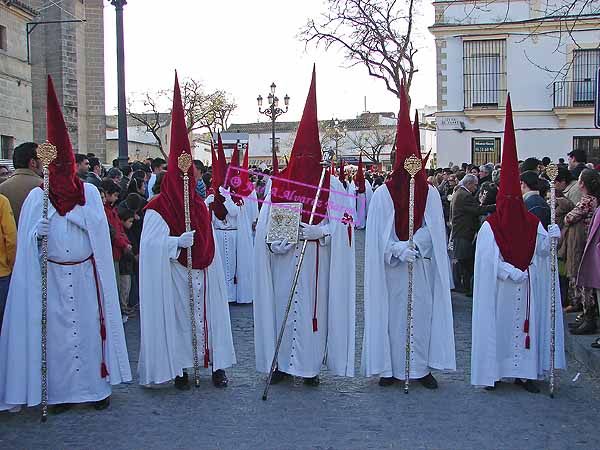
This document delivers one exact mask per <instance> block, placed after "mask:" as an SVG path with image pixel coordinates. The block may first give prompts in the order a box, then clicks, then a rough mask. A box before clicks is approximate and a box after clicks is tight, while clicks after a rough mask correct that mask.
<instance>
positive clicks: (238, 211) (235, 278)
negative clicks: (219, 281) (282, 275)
mask: <svg viewBox="0 0 600 450" xmlns="http://www.w3.org/2000/svg"><path fill="white" fill-rule="evenodd" d="M213 200H214V195H213V194H211V195H209V196H208V197H207V198H206V200H205V202H206V205H207V206H208V205H210V204H211V203H212V202H213ZM246 203H248V206H247V205H246ZM253 205H256V208H257V209H258V205H257V204H256V201H252V200H247V199H244V203H243V204H242V205H240V206H238V205H236V204H235V203H233V202H226V203H225V207H226V208H227V209H228V211H227V217H225V220H219V219H218V218H217V216H215V214H214V213H212V214H211V219H212V226H213V229H214V232H215V233H214V234H215V244H216V245H217V247H219V253H220V255H221V259H222V264H223V272H224V274H225V284H226V286H227V300H228V301H229V302H230V303H252V298H253V295H252V286H253V281H252V280H253V277H254V271H253V263H252V255H253V254H254V237H253V234H252V220H255V219H256V216H257V214H258V211H256V212H255V211H254V209H253ZM229 209H231V210H229Z"/></svg>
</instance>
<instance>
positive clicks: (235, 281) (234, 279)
mask: <svg viewBox="0 0 600 450" xmlns="http://www.w3.org/2000/svg"><path fill="white" fill-rule="evenodd" d="M233 284H237V275H234V277H233Z"/></svg>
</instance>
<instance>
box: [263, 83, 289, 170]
mask: <svg viewBox="0 0 600 450" xmlns="http://www.w3.org/2000/svg"><path fill="white" fill-rule="evenodd" d="M276 88H277V86H276V85H275V83H272V84H271V92H270V93H269V95H268V96H267V101H268V102H269V107H268V108H266V109H262V104H263V98H262V95H260V94H259V95H258V97H257V98H256V101H257V102H258V112H259V113H260V114H264V115H265V116H267V117H268V118H269V119H271V152H272V154H271V157H272V158H273V159H272V161H273V162H274V161H275V158H276V156H275V151H276V147H275V121H276V120H277V118H278V117H279V116H281V115H282V114H285V113H286V112H288V108H289V105H290V97H289V96H288V95H287V94H286V95H285V97H283V104H284V106H285V110H284V109H281V108H280V107H279V98H278V97H277V96H276V95H275V89H276Z"/></svg>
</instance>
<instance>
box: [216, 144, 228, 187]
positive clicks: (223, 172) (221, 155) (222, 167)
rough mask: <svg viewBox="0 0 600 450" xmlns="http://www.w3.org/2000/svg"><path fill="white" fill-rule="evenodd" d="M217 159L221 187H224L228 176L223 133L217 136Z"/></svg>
mask: <svg viewBox="0 0 600 450" xmlns="http://www.w3.org/2000/svg"><path fill="white" fill-rule="evenodd" d="M217 157H218V159H217V165H218V166H219V186H223V183H225V178H226V176H227V158H226V157H225V148H224V147H223V140H222V139H221V133H218V135H217Z"/></svg>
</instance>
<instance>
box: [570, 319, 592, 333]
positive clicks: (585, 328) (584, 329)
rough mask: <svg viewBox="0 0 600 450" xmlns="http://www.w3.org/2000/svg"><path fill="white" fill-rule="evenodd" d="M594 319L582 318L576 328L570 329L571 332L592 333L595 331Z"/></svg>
mask: <svg viewBox="0 0 600 450" xmlns="http://www.w3.org/2000/svg"><path fill="white" fill-rule="evenodd" d="M596 330H597V328H596V321H595V320H589V319H588V320H584V321H583V322H581V325H579V326H578V327H577V328H575V329H573V330H571V334H575V335H581V334H594V333H596Z"/></svg>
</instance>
